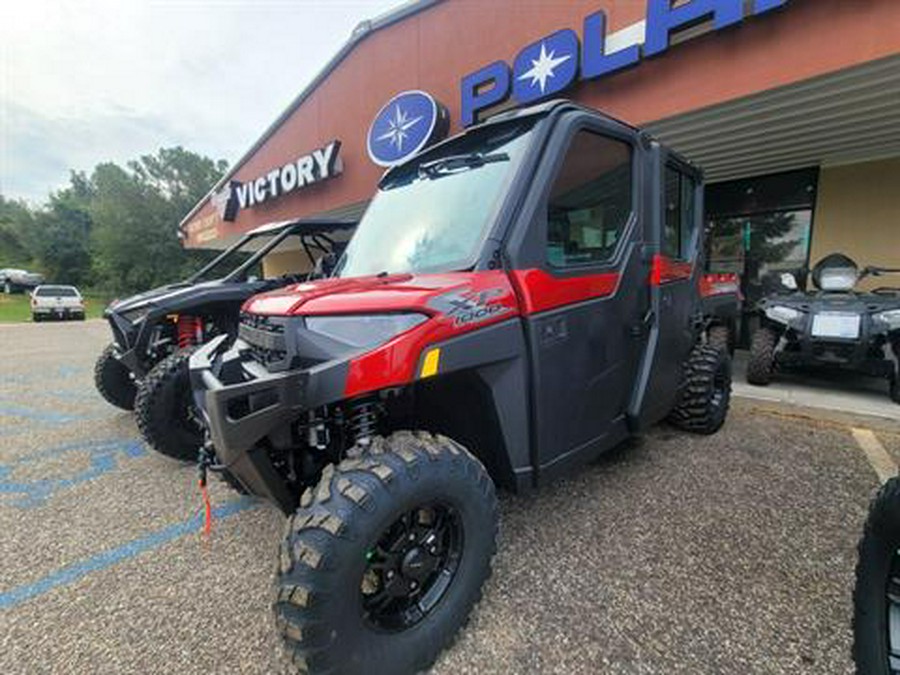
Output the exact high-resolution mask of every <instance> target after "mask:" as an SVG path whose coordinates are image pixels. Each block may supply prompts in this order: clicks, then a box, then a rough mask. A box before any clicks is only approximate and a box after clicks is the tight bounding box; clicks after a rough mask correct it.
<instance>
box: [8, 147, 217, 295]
mask: <svg viewBox="0 0 900 675" xmlns="http://www.w3.org/2000/svg"><path fill="white" fill-rule="evenodd" d="M226 168H227V167H226V163H225V162H224V161H222V160H219V161H214V160H212V159H210V158H208V157H203V156H202V155H198V154H196V153H193V152H190V151H188V150H185V149H184V148H182V147H175V148H162V149H161V150H159V152H157V153H156V154H153V155H143V156H142V157H141V158H140V159H138V160H136V161H132V162H128V164H127V165H126V166H125V167H124V168H123V167H121V166H119V165H117V164H114V163H111V162H108V163H104V164H98V165H97V166H96V167H94V170H93V171H92V172H91V173H90V175H88V174H86V173H83V172H74V171H73V172H72V173H71V175H70V177H69V184H68V185H67V186H66V187H65V188H64V189H62V190H59V191H57V192H54V193H51V194H50V196H49V198H48V200H47V202H46V203H45V204H44V205H43V206H42V207H40V208H36V209H35V208H31V207H29V206H28V205H27V204H25V203H24V202H20V201H12V200H8V199H4V198H3V197H2V196H0V267H4V266H15V267H27V268H30V269H36V270H37V271H40V272H43V273H44V275H45V276H46V277H47V279H48V280H50V281H53V282H57V283H71V284H82V285H89V286H92V287H95V288H96V287H99V288H102V289H103V290H106V291H108V292H111V293H115V294H124V293H132V292H137V291H143V290H147V289H149V288H153V287H154V286H159V285H162V284H165V283H170V282H172V281H175V280H177V279H179V278H182V277H183V276H184V275H185V274H186V273H187V270H189V269H195V268H196V266H197V264H198V261H199V260H202V259H203V258H205V257H208V253H207V252H196V251H186V250H184V249H183V248H182V246H181V243H180V241H179V239H178V232H177V227H178V222H179V221H180V220H181V218H182V217H183V216H184V215H185V214H186V213H187V212H188V210H189V209H190V208H191V207H192V206H193V205H194V204H195V203H196V202H198V201H199V200H200V199H201V198H202V197H203V196H204V195H205V194H206V192H207V191H208V190H209V187H210V186H211V185H213V184H214V183H215V182H216V181H217V180H218V179H219V178H220V177H221V176H222V174H223V173H224V172H225V169H226Z"/></svg>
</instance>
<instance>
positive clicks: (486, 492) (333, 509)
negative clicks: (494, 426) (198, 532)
mask: <svg viewBox="0 0 900 675" xmlns="http://www.w3.org/2000/svg"><path fill="white" fill-rule="evenodd" d="M429 514H430V515H429ZM497 521H498V516H497V499H496V495H495V493H494V485H493V483H492V482H491V479H490V478H489V477H488V474H487V472H486V471H485V469H484V466H483V465H482V464H481V462H479V461H478V460H477V459H476V458H475V457H473V456H472V455H471V454H469V452H468V451H466V450H465V448H463V447H462V446H460V445H458V444H457V443H455V442H453V441H451V440H450V439H448V438H445V437H442V436H433V435H431V434H429V433H423V432H410V431H400V432H396V433H394V434H392V435H391V436H388V437H387V438H380V437H376V438H374V439H373V440H372V443H371V444H370V445H369V447H368V449H367V450H366V451H365V452H364V454H361V455H360V456H359V457H358V458H355V459H346V460H344V461H342V462H341V463H340V464H339V465H337V466H336V467H335V466H333V465H329V466H328V467H327V468H326V469H325V470H324V471H323V472H322V477H321V480H320V481H319V484H318V486H317V487H316V488H314V489H313V488H310V489H308V490H306V492H305V493H304V494H303V497H302V498H301V500H300V507H299V508H298V509H297V511H296V513H295V514H294V515H293V516H292V517H291V518H289V519H288V521H287V526H286V528H285V538H284V540H283V542H282V545H281V554H280V561H279V567H278V572H277V578H276V583H275V602H274V605H273V610H274V612H275V622H276V625H277V627H278V630H279V632H280V633H281V636H282V638H283V639H284V643H285V648H286V651H287V653H288V654H289V655H290V657H291V661H292V663H293V665H294V666H295V667H296V668H297V669H298V670H300V671H302V672H307V673H311V674H314V673H338V672H339V673H343V674H350V675H356V674H363V673H392V674H395V675H403V674H406V673H417V672H420V671H424V670H426V669H427V668H428V667H429V666H430V665H431V664H432V663H434V660H435V659H436V658H437V656H438V654H440V652H441V650H442V649H444V648H445V647H446V646H447V645H448V644H449V643H450V642H451V640H452V639H453V637H454V635H455V634H456V633H457V631H458V630H459V629H460V628H461V627H462V626H463V625H464V623H465V622H466V620H467V618H468V616H469V613H470V612H471V610H472V608H473V607H474V606H475V604H476V603H477V602H478V600H479V599H480V597H481V587H482V585H483V583H484V581H485V580H486V579H487V578H488V576H490V572H491V558H492V556H493V555H494V552H495V550H496V536H497ZM445 559H446V562H445ZM398 560H402V562H400V563H399V564H398V562H397V561H398ZM394 593H398V594H399V595H395V594H394ZM381 602H385V604H384V605H381V604H380V603H381ZM423 605H425V606H426V608H424V609H423V608H422V606H423ZM391 617H394V618H393V619H392V618H391ZM392 620H396V621H399V624H397V625H394V624H391V623H383V622H390V621H392ZM387 626H394V627H393V628H389V627H387Z"/></svg>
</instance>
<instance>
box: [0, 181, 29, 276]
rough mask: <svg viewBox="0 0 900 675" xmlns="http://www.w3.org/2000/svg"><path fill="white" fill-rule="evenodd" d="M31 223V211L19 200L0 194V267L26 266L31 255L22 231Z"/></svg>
mask: <svg viewBox="0 0 900 675" xmlns="http://www.w3.org/2000/svg"><path fill="white" fill-rule="evenodd" d="M31 225H32V216H31V211H30V210H29V208H28V205H27V204H25V203H24V202H21V201H14V200H10V199H5V198H4V197H3V195H0V267H28V266H29V265H30V264H31V263H32V256H31V253H30V252H29V250H28V248H27V246H26V245H25V242H24V241H23V233H24V232H25V231H26V230H27V229H28V228H29V227H31Z"/></svg>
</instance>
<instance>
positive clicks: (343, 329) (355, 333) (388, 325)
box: [306, 314, 428, 347]
mask: <svg viewBox="0 0 900 675" xmlns="http://www.w3.org/2000/svg"><path fill="white" fill-rule="evenodd" d="M426 319H428V317H427V316H425V315H424V314H343V315H340V316H309V317H306V328H307V329H308V330H311V331H313V332H314V333H319V334H321V335H325V336H327V337H330V338H332V339H333V340H337V341H338V342H343V343H344V344H348V345H352V346H353V347H377V346H378V345H380V344H384V343H385V342H387V341H388V340H390V339H391V338H393V337H396V336H397V335H400V333H405V332H406V331H408V330H409V329H410V328H415V327H416V326H418V325H419V324H420V323H422V322H423V321H425V320H426Z"/></svg>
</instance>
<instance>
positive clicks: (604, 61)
mask: <svg viewBox="0 0 900 675" xmlns="http://www.w3.org/2000/svg"><path fill="white" fill-rule="evenodd" d="M646 1H647V17H646V20H645V21H643V22H641V23H637V24H635V25H634V26H633V27H631V28H636V29H637V30H631V28H630V29H629V30H626V31H621V33H622V34H618V35H617V36H616V40H615V42H616V44H615V45H613V44H612V42H613V40H610V41H609V42H610V44H607V32H608V31H607V21H606V14H605V13H604V12H603V11H598V12H594V13H593V14H590V15H588V16H586V17H585V18H584V22H583V25H582V33H581V41H580V42H579V36H578V34H577V33H576V32H575V31H574V30H571V29H568V28H566V29H564V30H560V31H557V32H555V33H552V34H551V35H548V36H546V37H544V38H543V39H541V40H538V41H537V42H533V43H531V44H530V45H528V46H527V47H524V48H523V49H521V50H520V51H519V54H518V55H517V56H516V58H515V60H514V61H513V65H512V68H511V69H510V66H509V64H508V63H507V62H506V61H494V62H493V63H490V64H488V65H486V66H484V67H483V68H481V69H479V70H476V71H475V72H473V73H469V74H468V75H466V76H465V77H464V78H463V79H462V83H461V86H460V94H461V96H460V98H461V100H460V112H461V117H462V120H461V122H462V125H463V126H464V127H467V126H470V125H472V124H474V123H475V122H477V121H478V119H479V113H481V112H482V111H487V110H489V109H490V108H493V107H494V106H498V105H500V104H502V103H504V102H505V101H506V100H507V99H508V98H509V97H510V95H512V96H513V98H514V99H515V101H516V103H518V104H519V105H525V104H528V103H534V102H535V101H538V100H540V99H543V98H548V97H550V96H552V95H554V94H556V93H558V92H561V91H563V90H564V89H566V88H568V87H570V86H571V85H573V84H574V83H575V82H576V81H577V80H593V79H597V78H600V77H604V76H606V75H609V74H611V73H614V72H617V71H620V70H623V69H624V68H629V67H631V66H634V65H637V64H638V63H640V61H641V60H642V59H644V58H646V57H651V56H656V55H657V54H662V53H663V52H665V51H666V50H667V49H669V47H670V45H671V38H672V37H673V36H675V35H678V34H679V33H682V32H683V31H684V30H686V29H688V28H691V27H693V26H696V25H698V24H701V23H704V22H707V21H711V26H712V30H720V29H722V28H726V27H728V26H733V25H736V24H738V23H740V22H742V21H743V20H744V19H745V18H746V16H748V15H754V16H755V15H760V14H765V13H767V12H770V11H772V10H774V9H779V8H781V7H784V6H785V5H786V4H787V3H788V2H789V0H685V1H683V2H677V3H676V2H675V0H646ZM625 33H628V35H624V34H625Z"/></svg>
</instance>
